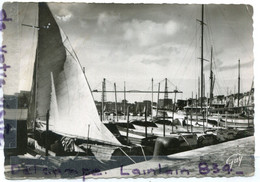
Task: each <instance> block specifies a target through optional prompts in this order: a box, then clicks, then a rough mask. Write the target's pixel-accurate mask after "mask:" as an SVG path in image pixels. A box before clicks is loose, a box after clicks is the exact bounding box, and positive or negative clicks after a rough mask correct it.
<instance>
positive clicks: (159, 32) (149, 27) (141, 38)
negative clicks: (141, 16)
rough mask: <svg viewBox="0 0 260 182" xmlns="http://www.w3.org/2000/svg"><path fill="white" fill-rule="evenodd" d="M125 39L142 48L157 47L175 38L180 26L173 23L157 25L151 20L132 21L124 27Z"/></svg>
mask: <svg viewBox="0 0 260 182" xmlns="http://www.w3.org/2000/svg"><path fill="white" fill-rule="evenodd" d="M123 29H124V35H123V36H124V39H125V40H126V41H129V42H132V43H133V44H138V45H139V46H141V47H145V46H151V45H156V44H158V43H160V42H162V41H163V40H166V39H167V38H169V37H170V36H173V35H174V34H175V33H176V32H177V30H178V26H177V24H176V23H175V22H173V21H168V22H166V23H156V22H154V21H151V20H144V21H141V20H136V19H134V20H132V21H131V22H126V23H124V25H123Z"/></svg>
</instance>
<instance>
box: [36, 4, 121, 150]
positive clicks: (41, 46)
mask: <svg viewBox="0 0 260 182" xmlns="http://www.w3.org/2000/svg"><path fill="white" fill-rule="evenodd" d="M39 27H40V28H39V34H38V46H37V59H36V63H35V72H34V86H33V88H36V89H35V90H36V91H35V92H33V94H34V99H36V110H37V114H36V118H35V120H39V121H43V122H44V121H46V113H47V110H48V109H50V118H49V129H50V130H51V131H53V132H55V133H58V134H61V135H64V136H68V137H73V138H80V139H89V140H91V141H97V142H101V143H107V144H112V145H116V146H121V145H122V144H121V143H120V142H119V141H118V140H117V139H116V137H115V136H114V135H113V134H112V133H111V132H110V131H109V130H108V129H107V128H106V126H105V125H104V124H103V123H102V122H101V121H100V119H99V115H98V112H97V109H96V106H95V103H94V100H93V98H92V93H91V90H90V88H89V85H88V82H87V80H86V78H85V75H84V74H83V72H82V69H81V66H80V64H79V61H78V60H77V59H76V55H75V53H74V51H72V48H71V47H70V46H69V42H68V39H67V38H66V36H64V34H62V32H61V31H60V29H59V27H58V25H57V23H56V21H55V20H54V18H53V15H52V13H51V11H50V10H49V8H48V6H47V4H46V3H39ZM61 34H62V36H61ZM50 75H51V76H50ZM50 97H51V99H50Z"/></svg>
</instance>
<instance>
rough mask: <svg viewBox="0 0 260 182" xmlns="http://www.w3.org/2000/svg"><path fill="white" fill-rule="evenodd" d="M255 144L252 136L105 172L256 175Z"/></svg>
mask: <svg viewBox="0 0 260 182" xmlns="http://www.w3.org/2000/svg"><path fill="white" fill-rule="evenodd" d="M254 146H255V138H254V136H251V137H247V138H243V139H238V140H233V141H229V142H225V143H220V144H217V145H211V146H207V147H203V148H198V149H194V150H190V151H186V152H181V153H177V154H173V155H169V156H165V157H160V158H156V159H152V160H149V161H145V162H140V163H136V164H132V165H128V166H122V167H120V168H116V169H112V170H107V171H104V172H102V173H103V174H104V175H106V177H118V176H120V177H122V178H128V177H131V178H134V177H136V178H137V177H207V176H208V177H209V176H210V177H213V176H214V177H231V176H253V175H254V172H255V168H254ZM227 164H228V165H227ZM89 177H93V176H89Z"/></svg>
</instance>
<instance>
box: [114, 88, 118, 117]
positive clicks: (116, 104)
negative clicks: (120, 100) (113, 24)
mask: <svg viewBox="0 0 260 182" xmlns="http://www.w3.org/2000/svg"><path fill="white" fill-rule="evenodd" d="M114 89H115V112H116V121H118V114H117V95H116V83H114Z"/></svg>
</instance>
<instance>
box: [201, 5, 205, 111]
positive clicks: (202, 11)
mask: <svg viewBox="0 0 260 182" xmlns="http://www.w3.org/2000/svg"><path fill="white" fill-rule="evenodd" d="M203 36H204V5H203V4H202V7H201V73H200V79H201V82H200V83H201V89H200V91H201V103H200V107H201V109H202V104H203V96H204V93H203V39H204V37H203Z"/></svg>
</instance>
